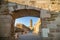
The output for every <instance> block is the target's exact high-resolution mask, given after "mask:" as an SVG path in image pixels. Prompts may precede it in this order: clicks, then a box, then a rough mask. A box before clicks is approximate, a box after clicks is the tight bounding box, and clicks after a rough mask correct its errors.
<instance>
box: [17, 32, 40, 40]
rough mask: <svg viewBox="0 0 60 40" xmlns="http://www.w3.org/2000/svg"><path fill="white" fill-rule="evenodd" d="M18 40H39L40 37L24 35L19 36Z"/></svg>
mask: <svg viewBox="0 0 60 40" xmlns="http://www.w3.org/2000/svg"><path fill="white" fill-rule="evenodd" d="M18 40H40V37H39V36H38V35H36V34H31V33H29V34H25V35H20V36H19V38H18Z"/></svg>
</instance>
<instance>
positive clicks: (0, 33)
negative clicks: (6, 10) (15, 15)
mask: <svg viewBox="0 0 60 40" xmlns="http://www.w3.org/2000/svg"><path fill="white" fill-rule="evenodd" d="M11 23H12V17H11V16H10V15H0V39H2V40H3V39H4V38H5V39H9V37H10V36H11Z"/></svg>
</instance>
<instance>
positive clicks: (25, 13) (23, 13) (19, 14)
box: [12, 9, 40, 19]
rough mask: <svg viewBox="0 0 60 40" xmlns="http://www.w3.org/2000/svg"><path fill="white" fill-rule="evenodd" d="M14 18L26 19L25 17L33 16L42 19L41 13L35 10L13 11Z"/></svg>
mask: <svg viewBox="0 0 60 40" xmlns="http://www.w3.org/2000/svg"><path fill="white" fill-rule="evenodd" d="M12 13H13V17H14V18H15V19H16V18H19V17H25V16H33V17H38V18H39V17H40V11H38V10H35V9H20V10H16V11H13V12H12Z"/></svg>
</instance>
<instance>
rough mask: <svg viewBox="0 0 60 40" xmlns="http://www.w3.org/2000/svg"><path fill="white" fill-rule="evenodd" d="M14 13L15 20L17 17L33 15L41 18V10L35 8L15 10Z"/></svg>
mask: <svg viewBox="0 0 60 40" xmlns="http://www.w3.org/2000/svg"><path fill="white" fill-rule="evenodd" d="M12 13H13V18H14V21H15V19H16V18H21V17H26V16H32V17H38V18H40V11H38V10H35V9H20V10H15V11H13V12H12ZM13 25H14V24H13ZM13 29H14V28H13Z"/></svg>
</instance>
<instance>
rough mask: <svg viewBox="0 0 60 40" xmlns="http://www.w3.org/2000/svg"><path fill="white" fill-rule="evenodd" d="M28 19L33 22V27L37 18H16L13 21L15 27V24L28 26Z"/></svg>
mask: <svg viewBox="0 0 60 40" xmlns="http://www.w3.org/2000/svg"><path fill="white" fill-rule="evenodd" d="M30 19H32V21H33V25H34V24H35V23H36V22H37V20H38V18H37V17H22V18H18V19H16V20H15V25H16V24H17V23H22V24H24V25H26V26H30Z"/></svg>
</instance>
